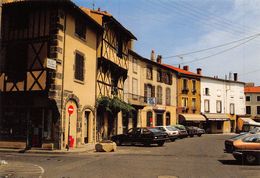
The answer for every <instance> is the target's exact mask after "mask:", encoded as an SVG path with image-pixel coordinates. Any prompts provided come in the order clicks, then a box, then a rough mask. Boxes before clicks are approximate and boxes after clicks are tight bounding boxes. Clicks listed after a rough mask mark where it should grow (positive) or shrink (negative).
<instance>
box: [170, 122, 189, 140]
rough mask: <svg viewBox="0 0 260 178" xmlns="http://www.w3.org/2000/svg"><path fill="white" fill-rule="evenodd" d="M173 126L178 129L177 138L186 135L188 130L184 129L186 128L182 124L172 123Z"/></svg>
mask: <svg viewBox="0 0 260 178" xmlns="http://www.w3.org/2000/svg"><path fill="white" fill-rule="evenodd" d="M171 127H173V128H176V129H178V130H179V138H180V139H182V138H186V137H188V132H187V130H186V128H185V127H184V126H183V125H179V124H178V125H173V126H171Z"/></svg>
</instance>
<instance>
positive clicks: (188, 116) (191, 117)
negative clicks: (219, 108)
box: [179, 114, 206, 122]
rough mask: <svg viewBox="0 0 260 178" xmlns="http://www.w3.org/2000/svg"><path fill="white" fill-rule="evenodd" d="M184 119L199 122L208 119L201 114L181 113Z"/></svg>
mask: <svg viewBox="0 0 260 178" xmlns="http://www.w3.org/2000/svg"><path fill="white" fill-rule="evenodd" d="M179 116H180V117H181V118H182V119H184V120H185V121H191V122H192V121H197V122H203V121H206V118H205V117H204V116H203V115H200V114H180V115H179Z"/></svg>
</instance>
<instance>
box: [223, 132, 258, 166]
mask: <svg viewBox="0 0 260 178" xmlns="http://www.w3.org/2000/svg"><path fill="white" fill-rule="evenodd" d="M225 152H226V153H231V154H233V156H234V158H235V159H236V160H239V161H241V160H244V161H246V162H247V163H248V164H254V163H258V164H259V163H260V133H256V134H251V133H247V134H240V135H237V136H235V137H232V138H230V139H228V140H226V141H225Z"/></svg>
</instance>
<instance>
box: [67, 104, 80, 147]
mask: <svg viewBox="0 0 260 178" xmlns="http://www.w3.org/2000/svg"><path fill="white" fill-rule="evenodd" d="M69 106H72V107H73V108H74V111H73V113H72V114H71V115H69V113H68V108H69ZM77 120H78V107H77V104H76V102H75V101H74V100H69V101H68V102H67V103H66V114H65V135H64V137H65V139H64V141H65V145H66V147H67V145H68V138H69V137H68V136H69V135H70V136H71V138H72V139H71V142H73V143H71V146H72V148H75V147H76V141H77ZM69 125H70V127H69Z"/></svg>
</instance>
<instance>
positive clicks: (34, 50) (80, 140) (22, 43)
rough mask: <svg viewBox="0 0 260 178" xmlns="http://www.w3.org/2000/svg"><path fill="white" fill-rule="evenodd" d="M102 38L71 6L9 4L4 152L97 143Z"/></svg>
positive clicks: (1, 76) (2, 89) (0, 74)
mask: <svg viewBox="0 0 260 178" xmlns="http://www.w3.org/2000/svg"><path fill="white" fill-rule="evenodd" d="M100 34H102V27H101V26H100V25H99V24H98V23H97V22H96V21H94V20H93V19H92V18H91V17H90V16H89V15H87V14H86V13H84V12H83V11H82V10H81V9H80V8H79V7H77V6H76V5H75V4H74V3H72V2H71V1H55V0H54V1H19V2H10V3H5V4H3V15H2V42H3V53H2V56H1V64H2V65H1V71H0V98H1V112H0V117H1V119H0V122H1V124H0V134H1V136H0V138H1V141H0V146H1V147H27V148H28V147H40V148H56V149H63V148H66V147H68V145H69V144H70V146H72V147H78V146H80V145H82V144H85V143H89V142H94V141H95V109H94V108H95V100H96V96H95V93H96V88H95V82H96V66H97V58H96V56H97V53H96V49H97V44H98V41H97V39H98V36H100ZM69 107H70V108H73V109H72V113H70V114H69V113H68V108H69ZM69 136H70V137H69ZM68 138H71V139H70V141H71V142H70V143H69V142H68V140H69V139H68Z"/></svg>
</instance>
